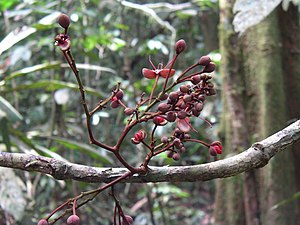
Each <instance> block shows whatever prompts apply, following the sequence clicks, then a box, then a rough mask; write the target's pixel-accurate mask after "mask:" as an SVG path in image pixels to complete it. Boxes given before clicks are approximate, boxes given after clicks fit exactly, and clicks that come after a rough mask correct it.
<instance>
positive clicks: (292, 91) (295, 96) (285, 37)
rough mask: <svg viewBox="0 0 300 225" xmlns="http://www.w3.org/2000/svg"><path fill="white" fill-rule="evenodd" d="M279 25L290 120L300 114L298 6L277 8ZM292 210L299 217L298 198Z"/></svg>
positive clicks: (298, 159)
mask: <svg viewBox="0 0 300 225" xmlns="http://www.w3.org/2000/svg"><path fill="white" fill-rule="evenodd" d="M278 18H279V26H280V31H281V36H282V45H281V54H282V55H283V56H284V57H283V58H282V69H283V79H284V85H285V93H286V109H287V117H288V119H289V120H290V121H294V120H296V119H297V118H299V115H300V63H299V62H300V33H299V32H300V29H299V26H300V24H299V12H298V6H295V5H293V4H290V6H289V8H288V10H287V11H284V10H283V9H282V8H279V10H278ZM291 148H292V153H293V159H294V168H298V167H299V165H300V143H297V144H296V145H293V146H292V147H291ZM294 174H295V180H296V188H295V189H294V190H300V179H299V178H300V170H298V169H295V171H294ZM294 211H295V213H296V217H297V218H300V200H298V201H296V204H295V208H294Z"/></svg>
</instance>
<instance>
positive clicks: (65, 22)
mask: <svg viewBox="0 0 300 225" xmlns="http://www.w3.org/2000/svg"><path fill="white" fill-rule="evenodd" d="M57 22H58V24H59V25H60V26H61V27H63V28H65V29H68V27H69V25H70V18H69V16H68V15H66V14H61V15H60V16H59V17H58V20H57Z"/></svg>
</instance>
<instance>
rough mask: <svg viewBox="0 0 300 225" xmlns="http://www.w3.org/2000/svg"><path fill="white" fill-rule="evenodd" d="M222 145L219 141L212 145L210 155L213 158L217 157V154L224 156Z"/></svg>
mask: <svg viewBox="0 0 300 225" xmlns="http://www.w3.org/2000/svg"><path fill="white" fill-rule="evenodd" d="M222 149H223V147H222V145H221V142H219V141H214V142H213V143H211V144H210V147H209V154H210V155H212V156H216V155H217V154H222Z"/></svg>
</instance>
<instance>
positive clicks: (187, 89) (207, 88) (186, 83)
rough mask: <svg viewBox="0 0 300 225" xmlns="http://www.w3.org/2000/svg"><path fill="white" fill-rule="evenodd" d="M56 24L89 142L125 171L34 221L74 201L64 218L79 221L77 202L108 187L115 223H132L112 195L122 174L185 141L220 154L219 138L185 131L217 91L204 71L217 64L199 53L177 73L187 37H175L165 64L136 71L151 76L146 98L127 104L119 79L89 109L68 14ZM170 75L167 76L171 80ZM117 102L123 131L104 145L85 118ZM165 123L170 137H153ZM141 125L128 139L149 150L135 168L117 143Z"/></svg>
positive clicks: (174, 154)
mask: <svg viewBox="0 0 300 225" xmlns="http://www.w3.org/2000/svg"><path fill="white" fill-rule="evenodd" d="M58 23H59V25H60V26H61V27H62V28H64V33H60V34H58V35H57V36H56V37H55V45H56V46H58V47H59V48H60V50H61V51H62V53H63V55H64V57H65V59H66V61H67V63H68V64H69V66H70V68H71V69H72V71H73V73H74V75H75V77H76V80H77V83H78V86H79V91H80V94H81V103H82V106H83V110H84V113H85V116H86V124H87V130H88V135H89V139H90V143H92V144H95V145H97V146H98V147H101V148H103V149H106V150H107V151H110V152H111V153H112V154H114V155H115V157H116V158H117V159H118V161H119V162H120V163H121V164H122V165H123V166H124V167H126V168H127V169H128V172H126V173H124V174H123V175H122V176H121V177H119V178H116V179H114V180H112V181H111V182H109V183H108V184H106V185H104V186H102V187H99V188H97V189H95V190H92V191H88V192H85V193H82V194H80V195H78V196H76V197H74V198H73V199H69V200H67V201H66V202H65V203H63V204H62V205H61V206H59V207H57V208H56V209H55V210H53V211H52V213H50V214H49V215H48V216H47V217H46V218H44V219H41V220H40V221H39V222H38V225H49V224H53V223H55V221H56V220H58V219H60V218H63V217H64V216H65V215H66V214H68V213H69V212H70V208H69V206H70V204H71V203H72V204H73V205H72V211H73V214H72V215H71V216H69V218H68V219H67V224H68V225H78V224H79V222H80V218H79V217H78V216H77V215H76V213H75V210H76V209H77V208H78V207H79V205H80V206H81V205H84V204H86V203H87V202H88V201H84V199H83V198H85V197H86V198H87V199H89V200H92V199H94V198H95V197H96V196H97V195H98V194H99V193H100V192H101V191H103V190H105V189H106V188H108V187H111V189H112V192H111V196H112V197H113V198H114V200H115V209H114V225H116V224H119V225H120V224H122V225H131V224H132V223H133V218H132V217H131V216H129V215H126V214H124V212H123V210H122V207H121V205H120V201H119V200H118V199H117V198H116V196H115V194H114V191H113V190H114V189H113V187H114V185H115V184H117V183H118V182H120V181H121V180H124V179H126V178H127V177H130V176H133V175H134V174H145V173H147V172H149V167H148V165H149V163H150V161H151V159H152V158H153V157H154V156H156V155H159V154H161V153H163V152H166V153H167V155H168V157H170V158H173V159H174V160H179V159H180V157H181V154H182V153H183V152H185V151H186V150H187V149H186V147H185V143H186V142H195V143H200V144H202V145H204V146H205V147H207V149H208V150H209V154H210V155H211V156H216V155H217V154H221V153H222V145H221V143H220V142H219V141H214V142H212V143H211V144H207V143H206V142H204V141H201V140H197V139H192V138H191V134H190V132H191V131H195V132H197V131H196V129H194V128H193V127H192V125H191V120H192V119H193V118H198V117H199V116H200V114H201V112H202V110H203V108H204V105H205V102H206V97H207V96H212V95H215V94H216V89H215V87H214V84H213V83H212V82H211V79H212V76H211V75H210V74H209V73H211V72H213V71H214V70H215V67H216V66H215V64H214V63H213V62H212V61H211V59H210V58H209V57H208V56H202V57H201V58H200V59H199V60H198V61H197V62H196V63H195V64H193V65H192V66H190V67H188V68H187V69H185V70H184V71H183V72H182V73H180V74H176V72H177V71H176V70H175V69H174V65H175V62H176V60H177V59H178V57H179V55H181V54H182V53H183V52H184V51H185V49H186V47H187V46H186V42H185V41H184V40H182V39H181V40H179V41H177V42H176V44H175V55H174V57H173V58H172V59H171V60H170V61H169V62H168V63H167V64H166V66H163V64H162V63H159V64H158V66H157V67H155V66H154V64H153V63H152V61H151V59H150V58H149V62H150V64H151V66H152V69H148V68H143V69H142V71H141V72H142V75H143V76H144V78H146V79H155V81H154V84H153V86H152V90H151V93H150V95H149V97H146V98H145V93H143V94H142V95H141V96H140V98H139V100H138V101H137V102H136V104H135V106H132V104H127V103H126V102H125V100H124V99H125V98H124V92H123V91H122V90H121V89H120V84H117V86H116V88H115V89H114V90H113V91H112V93H111V95H110V96H109V97H107V98H106V99H104V100H100V101H99V103H98V105H97V106H96V107H95V108H93V109H92V110H91V111H89V107H88V106H87V101H86V97H85V91H84V86H83V83H82V81H81V78H80V75H79V70H77V68H76V63H75V59H74V57H73V56H72V53H71V48H70V45H71V41H70V36H69V35H68V28H69V25H70V19H69V17H68V16H67V15H65V14H62V15H61V16H60V17H59V18H58ZM199 68H200V69H199ZM177 73H179V72H177ZM175 75H176V76H175ZM169 78H172V81H171V79H169ZM159 79H163V84H162V85H161V86H159ZM178 86H179V87H178ZM158 87H161V89H160V90H159V91H158V90H157V88H158ZM157 93H158V94H157ZM129 105H130V107H129ZM108 106H110V107H108ZM141 106H143V107H141ZM122 107H123V109H124V110H123V112H124V115H125V116H126V118H127V122H125V125H124V128H123V131H122V132H121V134H120V136H119V137H118V138H117V142H116V143H115V144H113V145H109V144H107V143H104V142H102V141H100V140H96V139H95V138H94V135H93V131H92V126H91V123H90V121H91V118H92V116H93V115H94V113H95V112H97V111H99V110H103V109H105V108H106V109H107V108H108V110H113V109H117V108H122ZM168 123H169V124H174V129H173V130H172V133H171V134H170V135H169V136H163V137H157V135H156V134H155V131H156V129H157V127H158V126H165V125H167V124H168ZM141 124H143V129H140V130H138V131H137V132H135V133H134V134H133V136H131V137H130V140H131V143H132V144H134V145H137V144H142V145H144V146H145V147H146V148H147V149H148V153H147V155H146V156H145V158H144V161H143V162H142V163H141V164H140V166H139V167H133V166H132V165H130V164H129V162H127V161H126V160H125V159H124V158H123V157H122V155H121V151H123V149H121V146H122V144H123V141H124V140H125V138H128V136H129V135H130V134H132V133H131V131H134V130H135V129H136V127H137V125H139V126H140V125H141ZM147 125H150V126H147ZM147 127H148V128H149V127H151V128H150V129H149V130H150V131H149V132H148V133H147V131H146V128H147ZM147 134H148V135H147ZM159 139H160V141H159ZM87 196H90V197H87ZM77 200H79V204H77V205H76V201H77ZM65 207H66V208H68V209H66V210H65V211H64V213H61V215H59V216H58V217H57V218H55V219H54V220H53V221H49V219H50V218H51V217H52V216H53V215H54V214H56V213H57V212H59V211H61V210H62V209H63V208H65Z"/></svg>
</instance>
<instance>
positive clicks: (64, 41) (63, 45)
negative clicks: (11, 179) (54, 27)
mask: <svg viewBox="0 0 300 225" xmlns="http://www.w3.org/2000/svg"><path fill="white" fill-rule="evenodd" d="M54 44H55V45H56V46H58V47H60V50H62V51H67V50H69V49H70V45H71V41H70V36H69V35H67V34H58V35H56V37H55V43H54Z"/></svg>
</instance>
